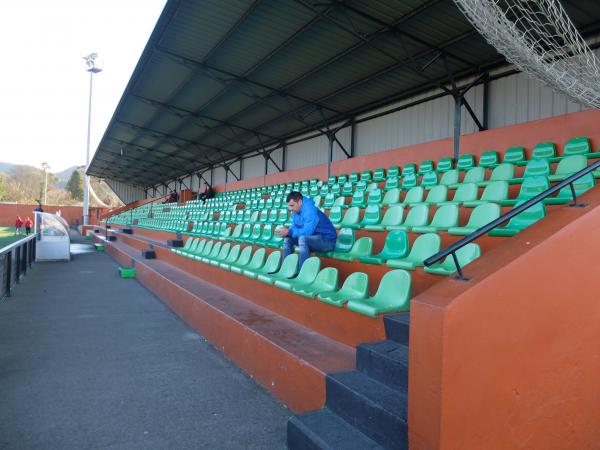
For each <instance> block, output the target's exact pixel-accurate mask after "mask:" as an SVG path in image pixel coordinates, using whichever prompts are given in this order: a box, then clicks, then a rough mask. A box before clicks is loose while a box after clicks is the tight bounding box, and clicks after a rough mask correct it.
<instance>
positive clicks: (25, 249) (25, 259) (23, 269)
mask: <svg viewBox="0 0 600 450" xmlns="http://www.w3.org/2000/svg"><path fill="white" fill-rule="evenodd" d="M35 238H36V235H35V233H32V234H31V235H30V236H25V237H24V238H23V239H19V240H18V241H15V242H13V243H12V244H9V245H7V246H5V247H2V248H0V257H3V255H6V258H4V260H3V262H2V272H4V274H3V276H4V283H2V286H0V298H3V297H4V296H7V297H10V292H11V288H12V284H13V251H14V259H15V261H14V269H15V273H14V275H15V278H14V281H15V283H17V284H18V283H19V278H20V276H21V274H26V273H27V268H28V267H31V264H32V262H33V260H34V259H35Z"/></svg>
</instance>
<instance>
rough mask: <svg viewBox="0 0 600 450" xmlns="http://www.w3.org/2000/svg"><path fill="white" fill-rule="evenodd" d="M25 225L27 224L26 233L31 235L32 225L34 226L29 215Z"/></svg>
mask: <svg viewBox="0 0 600 450" xmlns="http://www.w3.org/2000/svg"><path fill="white" fill-rule="evenodd" d="M24 225H25V234H26V235H29V233H31V227H33V220H31V219H30V218H29V217H28V218H27V220H26V221H25V223H24Z"/></svg>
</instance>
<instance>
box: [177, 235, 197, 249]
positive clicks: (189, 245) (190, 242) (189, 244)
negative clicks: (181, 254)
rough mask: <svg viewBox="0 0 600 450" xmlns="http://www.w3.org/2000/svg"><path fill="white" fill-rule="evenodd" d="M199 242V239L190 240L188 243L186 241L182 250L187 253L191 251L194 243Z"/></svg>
mask: <svg viewBox="0 0 600 450" xmlns="http://www.w3.org/2000/svg"><path fill="white" fill-rule="evenodd" d="M197 240H198V238H191V239H188V240H187V241H185V245H184V246H183V247H182V248H181V249H180V250H182V251H185V252H187V251H188V250H189V249H190V247H191V246H192V244H193V243H194V242H196V241H197ZM196 245H197V244H196Z"/></svg>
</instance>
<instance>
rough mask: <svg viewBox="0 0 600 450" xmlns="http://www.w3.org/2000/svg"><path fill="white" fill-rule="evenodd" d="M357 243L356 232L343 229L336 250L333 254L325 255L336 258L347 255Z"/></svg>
mask: <svg viewBox="0 0 600 450" xmlns="http://www.w3.org/2000/svg"><path fill="white" fill-rule="evenodd" d="M355 241H356V238H355V236H354V230H353V229H351V228H342V229H341V230H340V231H339V233H338V236H337V239H336V241H335V248H334V249H333V251H331V252H326V253H325V255H326V256H329V257H332V258H336V257H337V256H336V255H339V254H343V253H347V252H349V251H350V250H351V249H352V246H353V245H354V242H355Z"/></svg>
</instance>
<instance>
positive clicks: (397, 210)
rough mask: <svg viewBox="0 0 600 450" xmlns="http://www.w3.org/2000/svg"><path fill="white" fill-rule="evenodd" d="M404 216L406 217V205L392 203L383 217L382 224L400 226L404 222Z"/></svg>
mask: <svg viewBox="0 0 600 450" xmlns="http://www.w3.org/2000/svg"><path fill="white" fill-rule="evenodd" d="M403 217H404V206H402V205H392V206H390V207H389V208H388V209H387V211H386V212H385V214H384V215H383V219H381V225H383V226H386V227H390V226H398V225H400V224H402V218H403Z"/></svg>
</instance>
